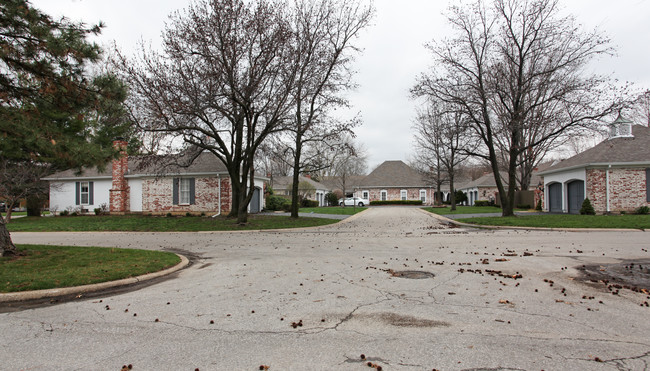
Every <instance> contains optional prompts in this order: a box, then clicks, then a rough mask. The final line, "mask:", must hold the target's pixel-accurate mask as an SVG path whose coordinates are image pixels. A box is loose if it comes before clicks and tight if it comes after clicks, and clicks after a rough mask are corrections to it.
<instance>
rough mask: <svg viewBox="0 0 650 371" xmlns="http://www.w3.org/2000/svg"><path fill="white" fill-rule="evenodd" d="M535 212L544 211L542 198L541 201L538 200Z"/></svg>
mask: <svg viewBox="0 0 650 371" xmlns="http://www.w3.org/2000/svg"><path fill="white" fill-rule="evenodd" d="M535 210H537V211H542V199H541V198H540V199H539V200H537V206H535Z"/></svg>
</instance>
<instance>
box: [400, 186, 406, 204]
mask: <svg viewBox="0 0 650 371" xmlns="http://www.w3.org/2000/svg"><path fill="white" fill-rule="evenodd" d="M399 196H400V198H401V199H402V201H406V199H407V194H406V189H402V190H401V191H399Z"/></svg>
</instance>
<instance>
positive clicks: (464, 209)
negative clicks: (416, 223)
mask: <svg viewBox="0 0 650 371" xmlns="http://www.w3.org/2000/svg"><path fill="white" fill-rule="evenodd" d="M423 209H424V210H426V211H428V212H431V213H434V214H438V215H450V214H485V213H501V208H500V207H496V206H456V210H455V211H451V210H450V207H449V206H447V207H424V208H423ZM516 210H517V211H520V210H523V209H516Z"/></svg>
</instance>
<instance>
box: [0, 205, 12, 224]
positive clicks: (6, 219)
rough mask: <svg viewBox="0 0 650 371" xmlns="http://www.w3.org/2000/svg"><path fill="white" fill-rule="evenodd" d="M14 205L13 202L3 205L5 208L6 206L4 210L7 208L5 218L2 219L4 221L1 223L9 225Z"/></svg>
mask: <svg viewBox="0 0 650 371" xmlns="http://www.w3.org/2000/svg"><path fill="white" fill-rule="evenodd" d="M14 205H15V204H14V202H13V201H12V202H10V203H8V204H5V206H6V208H7V215H6V216H5V218H4V220H3V222H4V223H5V224H9V222H11V213H12V212H13V209H14ZM0 219H2V215H0Z"/></svg>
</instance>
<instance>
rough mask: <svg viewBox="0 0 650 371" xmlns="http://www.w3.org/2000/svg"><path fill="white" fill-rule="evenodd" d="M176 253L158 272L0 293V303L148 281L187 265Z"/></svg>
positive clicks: (72, 293)
mask: <svg viewBox="0 0 650 371" xmlns="http://www.w3.org/2000/svg"><path fill="white" fill-rule="evenodd" d="M176 255H177V256H178V257H179V258H181V262H180V263H178V264H176V265H175V266H173V267H171V268H167V269H165V270H162V271H159V272H153V273H148V274H144V275H142V276H138V277H129V278H124V279H121V280H117V281H108V282H101V283H94V284H91V285H83V286H74V287H63V288H58V289H47V290H33V291H21V292H9V293H3V294H0V303H9V302H17V301H25V300H35V299H43V298H54V297H58V296H66V295H80V294H86V293H91V292H96V291H101V290H105V289H110V288H114V287H118V286H127V285H132V284H135V283H139V282H144V281H149V280H152V279H154V278H159V277H162V276H166V275H168V274H172V273H174V272H177V271H179V270H181V269H183V268H185V267H187V265H188V264H189V263H190V261H189V260H188V259H187V258H186V257H185V256H183V255H180V254H176Z"/></svg>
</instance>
